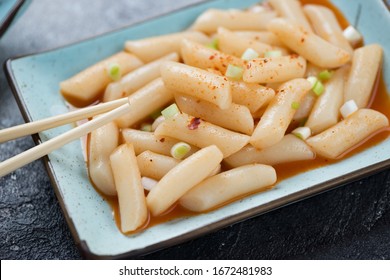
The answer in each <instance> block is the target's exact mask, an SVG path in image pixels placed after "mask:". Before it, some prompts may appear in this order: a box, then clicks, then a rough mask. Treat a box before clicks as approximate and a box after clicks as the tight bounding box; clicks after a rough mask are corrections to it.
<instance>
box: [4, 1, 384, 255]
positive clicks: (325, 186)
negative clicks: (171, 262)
mask: <svg viewBox="0 0 390 280" xmlns="http://www.w3.org/2000/svg"><path fill="white" fill-rule="evenodd" d="M25 1H26V0H19V2H21V3H23V2H25ZM217 1H219V0H212V1H207V0H202V1H201V2H198V3H193V4H190V5H186V6H184V7H181V8H178V9H174V10H171V11H169V12H166V13H163V14H158V15H155V16H151V17H149V18H146V19H142V20H140V21H137V22H134V23H132V24H129V25H125V26H122V27H120V28H116V29H113V30H110V31H107V32H104V33H101V34H97V35H94V36H90V37H87V38H83V39H81V40H78V41H75V42H71V43H69V44H66V45H62V46H58V47H55V48H50V49H47V50H42V51H38V52H34V53H29V54H23V55H19V56H13V57H11V58H8V59H6V60H5V61H4V63H3V68H4V72H5V76H6V78H7V82H8V84H9V86H10V88H11V91H12V93H13V95H14V98H15V100H16V102H17V105H18V107H19V110H20V112H21V114H22V116H23V119H24V121H25V122H26V123H27V122H31V121H32V117H31V116H30V114H29V110H28V106H27V105H26V104H25V103H24V101H23V97H22V93H21V91H20V89H19V87H18V85H19V84H18V82H17V79H16V77H15V76H14V72H13V69H12V62H13V61H15V60H18V59H21V58H24V57H33V56H36V55H43V54H46V53H50V52H53V51H56V50H60V49H63V48H67V47H71V46H73V45H77V44H80V43H83V42H87V41H90V40H93V39H95V38H99V37H104V36H106V35H109V34H111V33H115V32H120V31H122V30H125V29H128V28H132V27H135V26H137V25H140V24H143V23H146V22H148V21H151V20H155V19H158V18H161V17H164V16H167V15H170V14H174V13H176V12H180V11H183V10H186V9H190V8H192V7H196V6H199V5H202V4H205V3H212V2H217ZM259 2H261V1H260V0H259ZM380 2H382V1H380ZM382 3H385V1H383V2H382ZM19 8H20V7H19ZM16 12H17V10H16ZM0 37H1V34H0ZM31 136H32V138H33V141H34V144H35V145H39V144H40V143H41V139H40V137H39V135H38V134H34V135H31ZM41 160H43V162H44V165H45V169H46V172H47V174H48V175H49V178H50V181H51V183H52V186H53V189H54V192H55V194H56V197H57V200H58V202H59V204H60V207H61V211H62V213H63V214H64V216H65V220H66V222H67V224H68V227H69V230H70V231H71V234H72V237H73V239H74V241H75V245H76V246H77V247H78V249H79V251H80V253H81V255H82V257H84V258H86V259H123V258H129V257H137V256H142V255H145V254H150V253H152V252H155V251H158V250H162V249H165V248H168V247H171V246H174V245H178V244H182V243H184V242H187V241H189V240H192V239H195V238H199V237H201V236H204V235H206V234H209V233H212V232H215V231H218V230H220V229H222V228H225V227H227V226H231V225H233V224H236V223H239V222H243V221H245V220H247V219H251V218H255V217H257V216H260V215H263V214H265V213H268V212H271V211H273V210H277V209H280V208H282V207H284V206H288V205H291V204H293V203H296V202H299V201H302V200H305V199H308V198H311V197H313V196H316V195H319V194H321V193H325V192H327V191H330V190H334V189H337V188H339V187H342V186H344V185H346V184H348V183H352V182H354V181H356V180H358V179H361V178H365V177H368V176H371V175H374V174H376V173H379V172H381V171H383V170H386V169H388V168H390V158H389V159H387V160H384V161H380V162H378V163H375V164H372V165H368V166H365V167H364V168H360V169H358V170H355V171H353V172H349V173H347V174H343V175H341V176H339V177H336V178H333V179H330V180H326V181H324V182H321V183H319V184H315V185H312V186H310V188H308V189H305V190H301V191H298V192H295V193H293V194H289V195H286V196H283V197H281V198H278V199H276V200H273V201H270V202H268V203H265V204H262V205H259V206H257V207H254V208H251V209H248V210H245V211H243V212H240V213H237V214H234V215H232V216H229V217H227V218H225V219H223V220H220V221H217V222H213V223H211V224H208V225H206V226H202V227H199V228H197V229H195V230H192V231H190V232H187V233H185V234H183V235H180V236H176V237H173V238H170V239H167V240H164V241H162V242H159V243H154V244H151V245H149V246H146V247H144V248H141V249H136V250H132V251H128V252H124V253H120V254H115V255H97V254H95V253H93V252H92V251H91V250H90V249H89V247H88V245H87V243H86V241H85V240H81V239H80V237H79V234H78V232H77V230H76V226H75V225H74V223H73V220H72V218H71V217H70V216H69V214H68V211H67V210H66V206H65V201H64V200H63V199H62V196H61V193H60V188H59V184H60V182H59V180H58V179H57V177H56V175H55V172H54V169H53V166H52V164H51V162H50V160H49V158H48V156H44V157H43V158H41Z"/></svg>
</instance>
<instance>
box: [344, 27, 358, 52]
mask: <svg viewBox="0 0 390 280" xmlns="http://www.w3.org/2000/svg"><path fill="white" fill-rule="evenodd" d="M343 35H344V37H345V38H346V39H347V40H348V42H349V43H350V44H351V45H352V46H353V47H355V46H356V45H358V44H359V43H361V42H362V41H363V36H362V34H360V33H359V31H357V30H356V29H355V28H354V27H353V26H351V25H350V26H348V27H347V28H345V30H344V31H343Z"/></svg>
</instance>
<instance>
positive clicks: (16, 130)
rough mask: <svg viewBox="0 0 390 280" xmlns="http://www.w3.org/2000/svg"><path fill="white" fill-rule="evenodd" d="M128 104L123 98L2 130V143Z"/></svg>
mask: <svg viewBox="0 0 390 280" xmlns="http://www.w3.org/2000/svg"><path fill="white" fill-rule="evenodd" d="M127 102H128V98H127V97H125V98H121V99H118V100H114V101H110V102H107V103H101V104H98V105H95V106H91V107H86V108H83V109H79V110H76V111H72V112H68V113H65V114H61V115H58V116H54V117H50V118H46V119H42V120H38V121H34V122H30V123H26V124H21V125H18V126H14V127H10V128H5V129H2V130H0V143H3V142H6V141H9V140H12V139H15V138H19V137H23V136H26V135H30V134H35V133H37V132H40V131H43V130H47V129H50V128H54V127H57V126H61V125H64V124H68V123H72V122H76V121H79V120H82V119H87V118H90V117H93V116H96V115H98V114H101V113H105V112H108V111H111V110H112V109H115V108H117V107H119V106H121V105H124V104H126V103H127Z"/></svg>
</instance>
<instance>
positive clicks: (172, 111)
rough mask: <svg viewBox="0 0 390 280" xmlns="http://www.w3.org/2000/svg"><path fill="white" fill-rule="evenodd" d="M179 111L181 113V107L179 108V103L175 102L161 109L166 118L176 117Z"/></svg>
mask: <svg viewBox="0 0 390 280" xmlns="http://www.w3.org/2000/svg"><path fill="white" fill-rule="evenodd" d="M178 113H180V111H179V108H177V105H176V104H175V103H173V104H172V105H170V106H168V107H167V108H165V109H164V110H162V111H161V114H162V115H163V116H164V118H165V119H166V120H167V119H170V118H172V117H174V116H175V115H176V114H178Z"/></svg>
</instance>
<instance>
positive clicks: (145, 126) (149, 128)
mask: <svg viewBox="0 0 390 280" xmlns="http://www.w3.org/2000/svg"><path fill="white" fill-rule="evenodd" d="M141 130H142V131H148V132H151V131H152V125H151V124H150V123H143V124H141Z"/></svg>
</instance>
